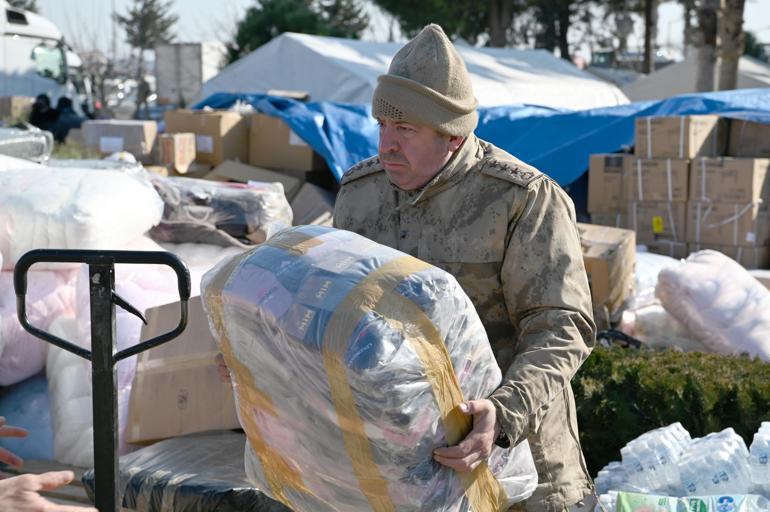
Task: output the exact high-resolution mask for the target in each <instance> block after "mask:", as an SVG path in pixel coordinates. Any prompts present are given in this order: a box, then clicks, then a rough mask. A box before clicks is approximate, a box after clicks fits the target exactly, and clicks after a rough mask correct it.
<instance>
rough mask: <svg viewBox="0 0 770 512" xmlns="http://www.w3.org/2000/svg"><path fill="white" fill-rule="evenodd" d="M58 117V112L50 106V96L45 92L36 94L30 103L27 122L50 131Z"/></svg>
mask: <svg viewBox="0 0 770 512" xmlns="http://www.w3.org/2000/svg"><path fill="white" fill-rule="evenodd" d="M58 119H59V113H58V112H57V111H56V110H54V109H52V108H51V98H49V97H48V95H47V94H38V95H37V98H35V102H34V103H33V104H32V111H31V112H30V114H29V123H30V124H31V125H33V126H37V127H38V128H40V129H41V130H48V131H49V132H50V131H53V129H54V127H55V125H56V121H57V120H58Z"/></svg>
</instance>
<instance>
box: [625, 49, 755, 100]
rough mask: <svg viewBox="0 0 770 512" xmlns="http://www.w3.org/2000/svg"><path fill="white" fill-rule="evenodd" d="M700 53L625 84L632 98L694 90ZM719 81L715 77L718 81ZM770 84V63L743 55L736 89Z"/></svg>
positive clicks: (628, 94) (739, 63)
mask: <svg viewBox="0 0 770 512" xmlns="http://www.w3.org/2000/svg"><path fill="white" fill-rule="evenodd" d="M697 66H698V57H697V55H690V56H688V57H687V58H686V59H685V60H683V61H682V62H677V63H676V64H671V65H669V66H666V67H665V68H663V69H660V70H658V71H656V72H654V73H652V74H650V75H648V76H642V77H640V78H639V79H638V80H636V81H634V82H631V83H630V84H628V85H626V86H624V87H623V92H625V93H626V95H627V96H628V97H629V98H630V99H631V101H645V100H659V99H663V98H668V97H669V96H676V95H677V94H688V93H693V92H695V77H696V72H697ZM715 83H716V81H715ZM759 87H770V65H769V64H766V63H764V62H762V61H761V60H758V59H755V58H753V57H746V56H743V57H741V59H740V60H739V61H738V87H736V88H737V89H754V88H759Z"/></svg>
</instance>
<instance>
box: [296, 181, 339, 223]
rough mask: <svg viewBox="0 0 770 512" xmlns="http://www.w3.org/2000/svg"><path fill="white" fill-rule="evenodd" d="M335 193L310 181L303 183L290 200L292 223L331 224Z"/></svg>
mask: <svg viewBox="0 0 770 512" xmlns="http://www.w3.org/2000/svg"><path fill="white" fill-rule="evenodd" d="M334 200H335V195H334V193H333V192H330V191H328V190H326V189H323V188H321V187H317V186H315V185H313V184H311V183H305V184H303V185H302V188H300V189H299V192H298V193H297V196H296V197H295V198H294V199H293V200H292V202H291V209H292V211H293V212H294V225H295V226H302V225H306V224H319V225H322V226H331V225H332V218H333V216H334Z"/></svg>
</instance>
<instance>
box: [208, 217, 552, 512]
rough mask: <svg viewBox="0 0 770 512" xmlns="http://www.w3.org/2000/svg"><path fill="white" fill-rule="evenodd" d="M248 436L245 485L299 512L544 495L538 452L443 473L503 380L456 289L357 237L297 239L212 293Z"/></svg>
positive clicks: (275, 243) (220, 272)
mask: <svg viewBox="0 0 770 512" xmlns="http://www.w3.org/2000/svg"><path fill="white" fill-rule="evenodd" d="M201 290H202V292H203V297H204V305H205V308H206V311H207V314H208V317H209V322H210V325H211V327H212V332H213V333H214V335H215V336H217V339H219V340H220V347H221V350H222V353H223V355H224V357H225V361H226V363H227V365H228V367H229V368H230V370H231V375H233V388H234V391H235V396H236V401H237V404H238V413H239V420H240V422H241V425H242V426H243V427H244V430H245V431H246V433H247V436H248V443H247V448H246V451H247V454H246V473H247V475H248V476H249V478H250V479H251V481H252V482H254V483H255V485H257V487H259V488H260V489H264V490H265V492H266V493H267V494H268V495H270V496H271V497H273V498H274V499H276V500H278V501H280V502H282V503H283V504H285V505H286V506H288V507H289V508H291V509H293V510H296V511H298V512H301V511H314V512H317V511H324V510H338V511H359V510H446V511H465V510H477V511H481V510H504V509H507V508H508V506H509V505H510V504H511V503H513V502H514V501H518V500H523V499H525V498H527V497H528V496H529V495H531V493H532V491H533V490H534V488H535V486H536V485H537V474H536V472H535V468H534V463H533V461H532V455H531V453H530V450H529V446H528V445H527V444H526V443H522V444H520V445H519V446H517V447H515V448H513V449H509V450H503V449H500V448H497V447H495V449H494V451H493V453H492V454H491V456H490V458H489V459H488V461H487V462H486V463H482V464H481V465H479V466H478V467H477V468H476V470H475V471H473V472H472V473H465V474H460V473H456V472H455V471H453V470H452V469H450V468H447V467H444V466H441V465H440V464H438V463H437V462H435V461H434V460H433V457H432V453H433V450H434V449H435V448H437V447H440V446H447V445H453V444H456V443H457V442H459V441H460V440H462V439H463V438H464V437H465V435H466V434H467V432H468V431H469V430H470V426H471V425H470V421H471V420H470V418H469V417H467V416H465V415H463V414H462V413H460V412H459V409H458V408H457V406H458V405H459V404H460V403H462V402H463V401H464V400H467V399H479V398H484V397H487V396H488V395H489V394H490V393H491V392H492V391H494V390H495V389H496V388H497V387H498V386H499V384H500V381H501V373H500V369H499V368H498V366H497V363H496V362H495V358H494V355H493V353H492V350H491V348H490V345H489V342H488V339H487V336H486V333H485V331H484V328H483V326H482V324H481V321H480V320H479V317H478V315H477V313H476V311H475V309H474V308H473V304H472V303H471V301H470V299H469V298H468V297H467V295H466V294H465V293H464V292H463V290H462V288H461V287H460V285H459V284H458V283H457V281H456V280H455V278H454V277H452V276H451V275H450V274H448V273H446V272H444V271H443V270H441V269H439V268H436V267H433V266H431V265H429V264H427V263H425V262H422V261H420V260H418V259H416V258H413V257H411V256H408V255H406V254H403V253H401V252H399V251H396V250H394V249H391V248H388V247H385V246H381V245H378V244H376V243H374V242H372V241H370V240H368V239H366V238H363V237H361V236H358V235H356V234H354V233H350V232H347V231H341V230H335V229H333V228H326V227H321V226H301V227H296V228H292V229H289V230H286V231H283V232H281V233H279V234H277V235H276V236H274V237H273V238H271V239H270V240H268V241H267V242H266V243H264V244H262V245H261V246H259V247H257V248H256V249H253V250H252V251H249V252H247V253H245V254H244V255H241V256H235V257H232V258H230V259H228V260H225V261H223V262H222V263H220V264H219V265H218V266H217V267H215V268H214V269H213V270H212V271H210V272H208V273H207V274H206V275H205V276H204V278H203V282H202V285H201Z"/></svg>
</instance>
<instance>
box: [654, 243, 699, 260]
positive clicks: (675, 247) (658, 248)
mask: <svg viewBox="0 0 770 512" xmlns="http://www.w3.org/2000/svg"><path fill="white" fill-rule="evenodd" d="M644 246H645V247H647V250H648V251H650V252H651V253H653V254H662V255H663V256H668V257H670V258H676V259H678V260H681V259H684V258H686V257H687V256H688V255H689V254H690V253H689V252H688V246H687V243H686V242H674V241H672V240H658V241H655V242H647V243H645V244H644Z"/></svg>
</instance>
